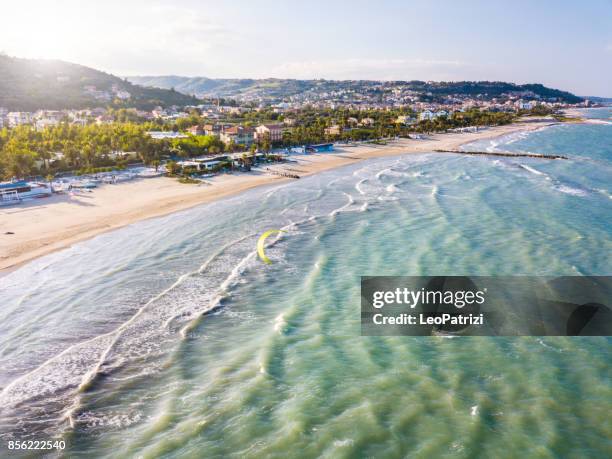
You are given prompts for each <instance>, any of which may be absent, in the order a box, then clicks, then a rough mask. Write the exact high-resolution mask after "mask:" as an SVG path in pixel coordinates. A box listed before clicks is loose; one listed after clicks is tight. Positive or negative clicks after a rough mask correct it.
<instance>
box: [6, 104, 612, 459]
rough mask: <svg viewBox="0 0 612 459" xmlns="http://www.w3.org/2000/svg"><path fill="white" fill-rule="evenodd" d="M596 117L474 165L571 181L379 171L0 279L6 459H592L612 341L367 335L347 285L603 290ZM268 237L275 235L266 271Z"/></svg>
mask: <svg viewBox="0 0 612 459" xmlns="http://www.w3.org/2000/svg"><path fill="white" fill-rule="evenodd" d="M610 114H611V112H610V111H609V110H607V109H600V110H590V111H588V112H587V116H588V117H589V118H592V119H593V120H594V121H593V122H589V123H585V124H563V125H557V126H551V127H548V128H545V129H541V130H537V131H535V132H529V133H514V134H510V135H508V136H504V137H501V138H497V139H493V140H486V141H480V142H476V143H474V144H472V145H468V146H466V147H464V148H466V149H473V150H487V149H488V150H490V151H496V150H497V151H509V150H510V151H516V152H520V151H528V152H536V153H555V154H563V155H566V156H568V157H569V158H570V159H569V160H556V161H550V160H543V159H536V158H523V157H521V158H505V157H484V156H463V155H456V154H439V153H430V154H410V155H405V156H400V157H393V158H383V159H373V160H369V161H364V162H360V163H358V164H354V165H351V166H348V167H344V168H341V169H337V170H333V171H329V172H325V173H321V174H318V175H316V176H312V177H309V178H305V179H301V180H296V181H293V182H291V183H285V184H282V185H275V186H270V187H264V188H259V189H255V190H252V191H249V192H246V193H243V194H241V195H239V196H236V197H232V198H229V199H224V200H221V201H218V202H215V203H212V204H207V205H203V206H200V207H196V208H193V209H190V210H187V211H183V212H179V213H176V214H173V215H169V216H166V217H163V218H157V219H152V220H148V221H143V222H140V223H137V224H134V225H130V226H128V227H126V228H123V229H120V230H117V231H113V232H110V233H107V234H103V235H100V236H98V237H96V238H94V239H92V240H89V241H86V242H83V243H80V244H76V245H75V246H73V247H71V248H69V249H67V250H64V251H61V252H57V253H53V254H51V255H48V256H45V257H43V258H40V259H38V260H35V261H33V262H31V263H29V264H27V265H25V266H23V267H22V268H20V269H18V270H16V271H14V272H12V273H10V274H9V275H7V276H4V277H2V278H0V387H1V388H2V392H1V393H0V410H1V412H0V441H1V442H2V445H1V447H2V448H3V451H4V452H7V450H6V449H5V448H6V444H7V441H9V440H10V439H18V440H24V439H37V440H44V439H50V438H62V439H64V440H65V441H66V445H67V450H66V451H65V453H66V454H67V455H69V456H70V457H92V456H93V457H132V456H139V457H151V458H153V457H160V456H164V457H194V458H195V457H245V456H246V457H283V458H284V457H373V456H376V457H405V456H411V457H473V456H481V457H508V456H509V455H511V452H515V453H516V454H518V455H521V456H536V457H559V456H563V457H567V456H573V457H604V456H606V455H607V454H608V453H609V439H610V438H611V436H612V428H611V426H610V421H609V413H610V400H611V399H612V386H611V381H610V376H611V373H610V363H611V358H610V340H609V339H607V338H527V337H525V338H482V337H480V338H455V339H448V338H444V337H429V338H410V337H362V336H360V294H359V291H360V284H359V280H360V276H363V275H521V274H524V275H610V274H612V256H611V254H612V240H611V236H612V163H611V162H610V161H611V158H612V126H610V121H609V119H610ZM330 154H333V153H330ZM269 229H281V230H283V231H284V232H282V233H276V234H274V235H273V236H271V237H270V238H269V239H268V247H267V249H266V253H267V255H268V257H269V258H270V259H271V260H272V263H271V264H269V265H267V264H264V263H262V262H261V261H260V260H259V259H258V258H257V255H256V252H255V249H256V242H257V239H258V237H259V235H260V234H261V233H263V232H264V231H266V230H269ZM3 454H4V453H0V455H3Z"/></svg>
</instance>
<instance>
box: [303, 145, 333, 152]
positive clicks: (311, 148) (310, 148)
mask: <svg viewBox="0 0 612 459" xmlns="http://www.w3.org/2000/svg"><path fill="white" fill-rule="evenodd" d="M330 151H334V144H333V143H319V144H316V145H307V146H306V152H307V153H324V152H330Z"/></svg>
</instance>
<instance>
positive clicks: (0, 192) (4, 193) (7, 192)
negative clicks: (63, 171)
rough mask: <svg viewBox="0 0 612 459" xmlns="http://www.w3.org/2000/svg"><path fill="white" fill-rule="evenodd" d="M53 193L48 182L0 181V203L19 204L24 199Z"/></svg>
mask: <svg viewBox="0 0 612 459" xmlns="http://www.w3.org/2000/svg"><path fill="white" fill-rule="evenodd" d="M51 194H53V192H52V190H51V187H50V186H49V184H46V183H37V182H26V181H24V180H20V181H15V182H5V183H0V205H10V204H17V203H19V202H21V200H23V199H29V198H42V197H45V196H51Z"/></svg>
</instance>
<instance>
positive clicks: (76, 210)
mask: <svg viewBox="0 0 612 459" xmlns="http://www.w3.org/2000/svg"><path fill="white" fill-rule="evenodd" d="M552 124H558V123H551V122H517V123H513V124H509V125H504V126H495V127H489V128H486V129H484V130H482V131H479V132H474V133H440V134H433V135H432V136H430V137H428V138H427V139H424V140H411V139H399V140H394V141H391V142H389V143H388V144H387V145H372V144H366V145H358V146H335V151H334V152H330V153H316V154H311V155H295V156H292V157H291V161H289V162H286V163H281V164H273V165H270V166H268V167H269V168H270V169H272V170H273V171H276V172H287V173H292V174H295V173H297V174H299V175H300V176H301V177H307V176H310V175H313V174H316V173H319V172H323V171H326V170H330V169H336V168H339V167H343V166H347V165H350V164H354V163H357V162H360V161H365V160H367V159H371V158H381V157H387V156H399V155H405V154H411V153H415V154H419V153H435V152H434V149H459V148H461V147H462V146H463V145H466V144H469V143H472V142H474V141H476V140H483V139H492V138H496V137H501V136H503V135H506V134H510V133H513V132H517V131H532V130H536V129H541V128H543V127H547V126H550V125H552ZM289 180H293V179H290V178H285V177H279V176H277V175H271V174H267V173H265V172H264V171H252V172H245V173H232V174H222V175H218V176H215V177H213V178H211V179H209V180H208V182H209V185H204V184H202V185H188V184H181V183H178V181H177V180H176V179H172V178H168V177H156V178H146V179H137V180H135V181H133V182H128V183H122V184H117V185H104V186H102V187H101V188H97V189H95V190H94V191H93V192H80V193H74V194H72V195H68V194H61V195H54V196H52V197H49V198H42V199H36V200H33V201H27V202H25V203H22V204H19V205H17V206H14V207H7V208H0V216H1V217H2V218H1V220H2V221H1V222H0V277H1V276H3V275H6V274H8V273H9V272H12V271H14V270H16V269H18V268H19V267H20V266H22V265H24V264H26V263H28V262H30V261H32V260H34V259H36V258H39V257H42V256H45V255H48V254H50V253H53V252H56V251H58V250H62V249H66V248H68V247H70V246H72V245H74V244H76V243H79V242H82V241H85V240H88V239H91V238H93V237H95V236H97V235H99V234H102V233H106V232H109V231H113V230H116V229H119V228H122V227H125V226H128V225H131V224H133V223H136V222H139V221H142V220H147V219H150V218H156V217H162V216H165V215H168V214H171V213H174V212H178V211H182V210H186V209H189V208H192V207H195V206H198V205H201V204H207V203H210V202H213V201H216V200H219V199H223V198H226V197H230V196H235V195H237V194H240V193H242V192H245V191H248V190H250V189H252V188H255V187H259V186H264V185H272V184H275V183H278V184H280V183H285V182H287V181H289ZM7 232H11V233H14V234H6V233H7Z"/></svg>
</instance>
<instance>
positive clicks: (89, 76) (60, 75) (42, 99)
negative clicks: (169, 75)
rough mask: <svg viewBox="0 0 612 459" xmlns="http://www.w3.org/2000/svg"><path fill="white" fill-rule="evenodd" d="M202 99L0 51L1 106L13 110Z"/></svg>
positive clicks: (181, 102) (184, 102)
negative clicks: (121, 96)
mask: <svg viewBox="0 0 612 459" xmlns="http://www.w3.org/2000/svg"><path fill="white" fill-rule="evenodd" d="M123 91H125V92H127V93H129V96H130V97H129V98H126V99H124V100H122V99H120V98H119V97H117V95H118V94H119V95H123V96H124V97H125V96H126V94H125V93H123ZM199 102H200V101H199V100H198V99H197V98H195V97H193V96H188V95H186V94H183V93H179V92H177V91H174V90H172V89H163V88H151V87H149V88H145V87H142V86H139V85H137V84H133V83H130V82H129V81H126V80H123V79H121V78H119V77H116V76H114V75H111V74H108V73H104V72H101V71H99V70H95V69H92V68H89V67H85V66H83V65H77V64H71V63H68V62H63V61H57V60H38V59H21V58H16V57H9V56H5V55H0V107H5V108H8V109H9V110H13V111H18V110H23V111H33V110H37V109H41V108H42V109H49V110H60V109H70V108H94V107H107V106H114V107H136V108H141V109H151V108H153V107H155V106H157V105H161V106H169V105H180V106H182V105H191V104H197V103H199Z"/></svg>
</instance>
